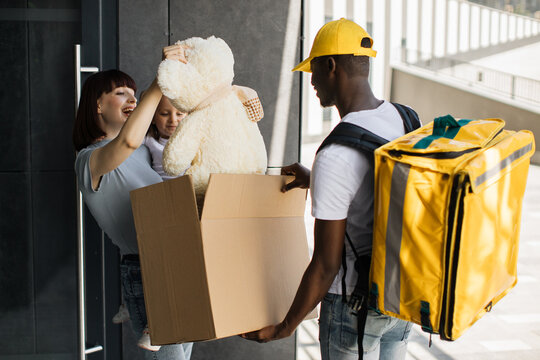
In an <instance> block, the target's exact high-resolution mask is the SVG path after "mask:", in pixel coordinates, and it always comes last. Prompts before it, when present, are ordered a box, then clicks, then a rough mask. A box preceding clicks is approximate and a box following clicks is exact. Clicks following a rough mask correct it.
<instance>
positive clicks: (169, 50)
mask: <svg viewBox="0 0 540 360" xmlns="http://www.w3.org/2000/svg"><path fill="white" fill-rule="evenodd" d="M185 49H186V47H184V45H178V44H174V45H171V46H166V47H164V48H163V52H162V56H161V60H165V59H169V60H179V61H181V62H183V63H184V64H187V59H186V54H185Z"/></svg>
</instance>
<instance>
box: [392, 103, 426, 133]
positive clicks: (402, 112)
mask: <svg viewBox="0 0 540 360" xmlns="http://www.w3.org/2000/svg"><path fill="white" fill-rule="evenodd" d="M392 105H394V107H395V108H396V109H397V111H398V113H399V116H401V120H403V126H404V127H405V134H407V133H410V132H411V131H413V130H416V129H418V128H419V127H420V126H422V123H421V122H420V119H419V118H418V114H417V113H416V111H414V110H413V109H411V108H410V107H408V106H405V105H401V104H398V103H392Z"/></svg>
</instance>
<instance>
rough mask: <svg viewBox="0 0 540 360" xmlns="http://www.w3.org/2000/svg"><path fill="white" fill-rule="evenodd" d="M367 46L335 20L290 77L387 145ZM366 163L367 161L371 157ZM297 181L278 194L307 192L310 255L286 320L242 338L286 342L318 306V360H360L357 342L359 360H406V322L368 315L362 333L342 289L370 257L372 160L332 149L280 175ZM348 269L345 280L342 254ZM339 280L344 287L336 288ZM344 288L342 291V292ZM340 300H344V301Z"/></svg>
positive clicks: (393, 134) (351, 26)
mask: <svg viewBox="0 0 540 360" xmlns="http://www.w3.org/2000/svg"><path fill="white" fill-rule="evenodd" d="M372 46H373V40H372V39H371V37H370V36H369V34H368V33H367V32H366V31H365V30H364V29H363V28H362V27H360V26H359V25H357V24H356V23H354V22H352V21H349V20H346V19H340V20H336V21H332V22H329V23H327V24H325V25H324V26H323V27H322V28H321V29H320V30H319V32H318V33H317V36H316V37H315V40H314V42H313V46H312V48H311V52H310V55H309V57H308V58H307V59H305V60H304V61H302V62H301V63H300V64H298V65H297V66H296V67H295V68H294V69H293V71H305V72H311V73H312V75H311V84H312V85H313V87H314V89H315V91H316V92H317V97H318V98H319V100H320V103H321V105H322V106H323V107H328V106H336V108H337V110H338V111H339V115H340V117H341V121H342V122H350V123H353V124H356V125H359V126H361V127H363V128H364V129H367V130H369V131H371V132H372V133H375V134H377V135H379V136H381V137H383V138H384V139H387V140H393V139H395V138H397V137H399V136H401V135H403V134H404V133H405V129H404V126H403V121H402V119H401V117H400V115H399V113H398V111H397V109H396V108H395V107H394V106H393V105H392V104H391V103H389V102H387V101H384V100H379V99H377V98H376V97H375V96H374V94H373V92H372V90H371V87H370V85H369V81H368V76H369V67H370V63H369V58H370V57H375V55H376V51H374V50H373V49H372ZM371 157H372V155H371ZM282 174H286V175H294V176H295V179H294V181H292V182H291V183H289V184H287V185H286V186H285V187H284V189H283V191H288V190H290V189H292V188H295V187H300V188H308V187H310V188H311V197H312V215H313V216H314V217H315V229H314V236H315V248H314V252H313V258H312V260H311V262H310V264H309V266H308V267H307V269H306V271H305V273H304V276H303V278H302V281H301V283H300V286H299V288H298V291H297V293H296V296H295V298H294V301H293V303H292V305H291V307H290V309H289V312H288V313H287V315H286V317H285V319H283V321H282V322H281V323H279V324H276V325H272V326H268V327H265V328H263V329H261V330H258V331H254V332H252V333H248V334H243V335H242V337H244V338H246V339H250V340H255V341H259V342H267V341H272V340H277V339H281V338H284V337H287V336H289V335H291V334H292V333H293V332H294V330H295V329H296V327H297V326H298V325H299V324H300V322H301V321H302V320H303V319H304V318H305V317H306V316H307V314H308V313H309V312H310V311H312V310H313V308H315V306H317V304H318V303H319V302H321V301H322V304H321V314H320V342H321V355H322V359H323V360H329V359H331V360H336V359H338V360H342V359H358V358H359V356H360V357H362V353H360V355H359V354H358V349H359V346H358V343H359V340H358V339H359V337H358V336H359V335H360V338H361V336H362V335H364V336H363V341H362V340H361V341H360V344H361V345H362V347H363V355H364V359H389V360H390V359H392V360H396V359H404V358H405V355H406V348H407V338H408V336H409V331H410V329H411V323H409V322H406V321H403V320H400V319H397V318H392V317H388V316H385V315H379V314H377V313H376V312H374V311H371V310H369V311H368V313H367V318H366V320H365V321H366V323H365V328H364V329H365V331H364V334H358V332H359V331H358V317H357V316H356V315H355V314H354V313H353V311H351V307H350V305H349V303H350V301H347V297H346V296H345V297H344V296H342V291H343V288H345V289H346V294H347V295H350V293H351V292H352V290H353V289H354V287H355V284H356V280H357V277H358V276H357V274H356V271H355V270H354V261H355V259H356V258H355V255H354V253H353V251H352V249H351V247H350V245H349V244H348V241H345V233H347V235H349V237H350V239H351V242H352V244H353V245H354V247H355V249H356V252H357V253H358V254H359V255H366V254H367V255H370V254H371V245H372V232H373V198H374V196H373V195H374V194H373V192H374V189H373V180H374V169H373V160H372V158H370V156H368V155H367V154H364V153H362V152H359V151H357V150H355V149H352V148H350V147H346V146H344V145H339V144H331V145H329V146H326V147H325V148H323V149H322V150H321V151H319V152H318V153H317V155H316V157H315V161H314V163H313V167H312V171H311V172H310V171H309V169H307V168H305V167H303V166H302V165H300V164H293V165H290V166H287V167H285V168H283V169H282ZM344 247H345V253H344V254H345V256H343V257H344V258H345V261H344V262H345V265H346V267H347V268H348V269H349V270H348V271H347V272H346V276H345V278H344V279H342V277H343V271H344V270H343V266H342V254H343V249H344ZM342 280H344V281H343V282H344V284H342ZM344 285H345V286H344ZM344 299H345V300H344Z"/></svg>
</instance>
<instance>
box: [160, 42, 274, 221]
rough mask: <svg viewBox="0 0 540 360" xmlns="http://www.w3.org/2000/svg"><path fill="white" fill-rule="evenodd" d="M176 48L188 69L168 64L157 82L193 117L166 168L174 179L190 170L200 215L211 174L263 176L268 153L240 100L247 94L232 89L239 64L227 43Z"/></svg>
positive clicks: (177, 137) (171, 148)
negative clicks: (182, 51)
mask: <svg viewBox="0 0 540 360" xmlns="http://www.w3.org/2000/svg"><path fill="white" fill-rule="evenodd" d="M177 44H181V45H184V47H185V57H186V59H187V64H184V63H182V62H180V61H177V60H164V61H163V62H162V63H161V64H160V66H159V69H158V76H157V78H158V84H159V87H160V88H161V91H162V92H163V95H165V96H166V97H168V98H169V99H170V100H171V103H172V104H173V105H174V106H175V107H176V108H177V109H178V110H180V111H183V112H186V113H188V115H187V116H186V117H185V118H184V119H183V120H182V121H181V122H180V124H179V125H178V127H177V128H176V131H175V132H174V134H173V135H172V136H171V137H170V139H169V141H168V143H167V145H166V146H165V149H164V151H163V168H164V170H165V171H166V172H167V173H169V174H170V175H179V174H181V173H183V172H184V170H186V169H188V170H187V171H186V174H191V176H192V180H193V185H194V188H195V194H196V196H197V202H198V204H199V211H200V210H201V205H202V199H203V198H204V193H205V191H206V188H207V186H208V180H209V176H210V174H211V173H237V174H250V173H257V174H264V173H265V171H266V165H267V157H266V148H265V146H264V142H263V138H262V136H261V133H260V131H259V128H258V126H257V123H256V122H254V121H251V120H250V119H249V117H248V114H247V113H246V108H245V107H244V105H242V101H241V100H240V99H239V97H240V98H242V96H241V95H242V93H244V94H245V91H242V89H244V90H246V89H247V88H239V87H237V88H236V87H233V86H232V81H233V77H234V71H233V65H234V58H233V54H232V51H231V49H230V48H229V46H228V45H227V44H226V43H225V41H223V40H222V39H220V38H216V37H214V36H210V37H209V38H207V39H202V38H199V37H193V38H190V39H187V40H184V41H179V42H177ZM247 90H251V89H247ZM255 94H256V93H255Z"/></svg>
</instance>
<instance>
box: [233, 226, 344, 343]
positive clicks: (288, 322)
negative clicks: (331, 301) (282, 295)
mask: <svg viewBox="0 0 540 360" xmlns="http://www.w3.org/2000/svg"><path fill="white" fill-rule="evenodd" d="M346 223H347V219H342V220H320V219H315V230H314V231H315V249H314V251H313V258H312V259H311V262H310V263H309V265H308V267H307V269H306V271H305V272H304V276H303V277H302V281H301V282H300V286H299V287H298V291H297V292H296V296H295V298H294V300H293V303H292V305H291V307H290V309H289V312H288V313H287V316H285V319H284V320H283V321H282V322H281V323H279V324H276V325H270V326H267V327H265V328H263V329H260V330H258V331H254V332H251V333H247V334H243V335H241V336H242V337H243V338H245V339H248V340H254V341H258V342H268V341H272V340H278V339H281V338H284V337H287V336H289V335H291V334H292V333H293V331H294V330H295V329H296V327H297V326H298V325H299V324H300V323H301V322H302V320H304V318H305V317H306V316H307V314H309V312H310V311H311V310H313V308H314V307H315V306H317V304H318V303H319V302H320V301H321V300H322V298H323V297H324V295H326V293H327V292H328V289H329V288H330V285H332V281H333V280H334V278H335V277H336V274H337V273H338V271H339V268H340V266H341V253H342V251H343V246H344V245H343V238H344V237H345V225H346Z"/></svg>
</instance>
